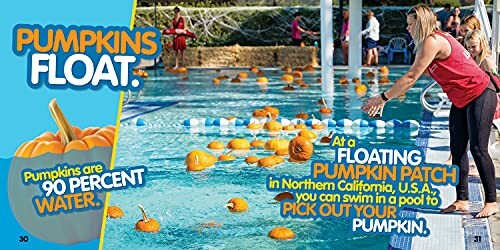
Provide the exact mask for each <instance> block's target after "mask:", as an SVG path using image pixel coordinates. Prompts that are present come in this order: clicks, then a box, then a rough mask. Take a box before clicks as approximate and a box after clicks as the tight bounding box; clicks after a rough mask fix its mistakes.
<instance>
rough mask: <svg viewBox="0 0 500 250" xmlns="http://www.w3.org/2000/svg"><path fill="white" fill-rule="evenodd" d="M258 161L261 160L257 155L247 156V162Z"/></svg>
mask: <svg viewBox="0 0 500 250" xmlns="http://www.w3.org/2000/svg"><path fill="white" fill-rule="evenodd" d="M257 161H259V157H257V156H255V155H252V156H248V157H247V158H245V162H246V163H248V164H254V163H256V162H257Z"/></svg>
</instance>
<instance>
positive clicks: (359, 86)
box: [354, 83, 368, 95]
mask: <svg viewBox="0 0 500 250" xmlns="http://www.w3.org/2000/svg"><path fill="white" fill-rule="evenodd" d="M366 91H368V87H366V85H364V84H361V83H360V84H356V86H355V87H354V92H356V94H358V95H364V94H366Z"/></svg>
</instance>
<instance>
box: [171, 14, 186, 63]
mask: <svg viewBox="0 0 500 250" xmlns="http://www.w3.org/2000/svg"><path fill="white" fill-rule="evenodd" d="M174 13H175V17H174V20H173V21H172V28H173V29H174V30H175V34H174V39H173V49H174V52H175V67H174V69H177V68H178V67H179V54H180V56H181V58H182V64H181V65H182V66H184V63H185V59H186V58H185V54H184V51H185V50H186V36H184V35H183V34H184V33H185V32H186V31H187V28H186V25H185V23H184V17H182V16H181V10H180V9H179V7H175V8H174Z"/></svg>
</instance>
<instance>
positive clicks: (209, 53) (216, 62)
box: [162, 45, 319, 67]
mask: <svg viewBox="0 0 500 250" xmlns="http://www.w3.org/2000/svg"><path fill="white" fill-rule="evenodd" d="M318 53H319V52H318V49H317V48H316V47H313V46H310V47H290V46H262V47H246V46H245V47H243V46H239V45H235V46H227V47H190V48H187V49H186V51H185V54H186V64H185V65H184V66H188V67H189V66H199V67H249V66H303V65H307V64H311V65H313V66H318V63H319V60H318ZM162 59H163V62H164V64H166V65H167V66H171V67H173V66H174V65H175V54H174V52H173V50H172V49H168V48H164V49H163V53H162ZM179 63H181V61H180V58H179Z"/></svg>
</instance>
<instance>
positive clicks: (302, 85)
mask: <svg viewBox="0 0 500 250" xmlns="http://www.w3.org/2000/svg"><path fill="white" fill-rule="evenodd" d="M299 87H301V88H303V89H305V88H307V87H309V85H307V84H305V83H302V84H301V85H299Z"/></svg>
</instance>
